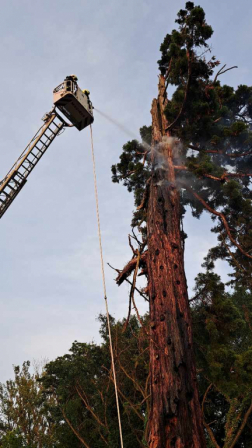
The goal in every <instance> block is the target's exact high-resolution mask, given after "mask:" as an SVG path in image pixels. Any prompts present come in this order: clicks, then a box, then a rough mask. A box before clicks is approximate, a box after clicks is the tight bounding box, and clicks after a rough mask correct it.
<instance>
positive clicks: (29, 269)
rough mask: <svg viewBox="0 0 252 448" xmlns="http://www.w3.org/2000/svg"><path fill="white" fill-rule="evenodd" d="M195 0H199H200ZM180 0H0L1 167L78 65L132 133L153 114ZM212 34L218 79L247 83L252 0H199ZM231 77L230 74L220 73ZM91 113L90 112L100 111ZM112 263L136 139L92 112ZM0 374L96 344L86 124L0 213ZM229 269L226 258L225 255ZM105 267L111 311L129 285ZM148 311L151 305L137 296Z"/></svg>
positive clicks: (190, 261) (99, 303) (189, 224)
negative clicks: (221, 67) (128, 150)
mask: <svg viewBox="0 0 252 448" xmlns="http://www.w3.org/2000/svg"><path fill="white" fill-rule="evenodd" d="M196 3H198V2H196ZM184 4H185V2H184V1H181V0H176V1H174V0H155V1H153V0H127V1H125V0H124V1H123V0H106V1H104V0H93V1H92V2H91V1H90V0H74V1H72V2H69V1H66V0H54V1H53V2H52V1H51V0H43V1H39V0H21V1H20V0H1V15H0V61H1V71H0V90H1V103H0V108H1V120H0V135H1V140H0V178H3V177H4V176H5V175H6V173H7V171H8V170H9V168H10V167H11V166H12V165H13V163H14V162H15V160H16V159H17V158H18V157H19V155H20V154H21V152H22V151H23V149H24V148H25V146H26V145H27V144H28V142H29V141H30V139H31V138H32V137H33V135H34V134H35V133H36V131H37V130H38V128H39V127H40V126H41V123H42V122H41V118H42V116H43V115H44V114H45V113H46V112H48V111H49V110H50V109H51V107H52V90H53V88H54V87H56V86H57V85H58V84H60V83H61V82H62V81H63V79H64V78H65V76H67V75H69V74H72V73H74V74H76V75H77V76H78V78H79V85H80V87H81V88H82V89H88V90H90V92H91V100H92V102H93V104H94V106H95V107H97V108H98V109H100V110H101V111H103V112H104V113H106V114H108V115H109V116H111V117H112V118H114V119H116V120H118V121H119V122H120V123H122V125H123V126H125V127H126V128H128V129H130V131H131V132H132V133H133V134H134V135H138V130H139V128H140V127H141V126H143V125H150V124H151V117H150V107H151V102H152V99H153V98H154V97H155V96H156V95H157V82H158V68H157V64H156V61H157V60H158V59H159V47H160V44H161V42H162V41H163V39H164V37H165V35H166V34H167V33H168V32H170V31H171V30H172V29H173V28H174V20H175V18H176V14H177V12H178V10H179V9H180V8H182V7H184ZM200 5H201V6H202V7H203V8H204V9H205V11H206V18H207V21H208V23H210V24H211V25H212V26H213V28H214V30H215V32H214V36H213V38H212V39H211V44H212V51H213V54H216V56H217V57H218V59H220V60H221V62H222V63H223V64H224V63H226V64H227V66H233V65H238V67H239V68H238V69H236V70H232V71H230V72H227V73H226V74H225V75H224V76H223V78H222V81H223V82H226V83H229V84H231V85H233V86H237V85H238V84H241V83H244V84H251V81H252V58H251V54H252V39H251V28H252V26H251V25H252V3H251V2H250V0H240V1H239V2H237V1H234V0H229V1H227V0H226V1H221V2H220V1H219V0H211V1H209V0H208V1H207V0H202V1H201V2H200ZM224 77H225V78H224ZM94 112H95V111H94ZM93 134H94V148H95V155H96V167H97V181H98V193H99V201H100V218H101V227H102V239H103V248H104V260H105V263H107V262H109V263H111V264H112V265H113V266H115V267H116V268H122V267H123V266H124V265H125V264H126V262H127V261H128V260H129V259H130V258H131V251H130V248H129V246H128V233H129V232H130V221H131V214H132V210H133V198H132V197H131V195H130V194H129V193H128V192H127V191H126V190H125V188H124V187H123V186H121V185H117V184H113V183H112V182H111V171H110V169H111V165H112V164H114V163H116V162H117V161H118V158H119V155H120V154H121V149H122V146H123V144H124V143H126V142H127V140H128V139H129V137H128V136H127V135H126V134H125V133H124V132H122V130H121V129H119V128H117V127H115V126H113V125H112V124H111V123H110V122H108V121H106V120H105V119H104V117H102V116H100V115H98V114H97V113H96V112H95V121H94V125H93ZM184 227H185V231H186V233H187V234H188V236H189V238H188V240H187V241H186V275H187V279H188V284H189V290H190V291H191V290H192V288H193V279H194V277H195V276H196V275H197V273H198V272H199V271H200V270H201V269H202V268H201V263H202V261H203V258H204V256H205V255H206V253H207V250H208V248H209V247H211V245H212V244H213V243H214V241H215V236H214V235H213V234H212V233H211V232H210V228H211V220H210V218H209V215H207V214H204V215H203V217H202V219H201V220H200V221H199V220H195V219H194V218H192V217H191V216H190V213H188V214H187V217H186V219H185V223H184ZM0 253H1V272H0V282H1V283H0V285H1V286H0V310H1V311H0V353H1V363H0V381H2V382H3V381H5V380H6V379H8V378H9V377H11V376H12V366H13V365H18V364H21V363H22V362H23V361H26V360H31V361H32V360H33V359H36V360H39V361H42V362H43V361H44V360H51V359H55V358H56V357H57V356H60V355H63V354H65V353H66V352H67V351H68V350H69V348H70V347H71V344H72V342H73V341H74V340H78V341H83V342H84V341H85V342H91V341H96V342H99V340H100V339H99V323H98V321H97V317H98V315H99V313H104V312H105V304H104V299H103V291H102V278H101V269H100V258H99V244H98V237H97V223H96V214H95V197H94V186H93V174H92V160H91V147H90V131H89V129H88V128H87V129H85V130H83V131H82V132H79V131H77V129H75V128H71V129H66V131H65V132H64V133H63V134H62V135H61V136H59V137H57V138H56V139H55V141H54V142H53V144H52V145H51V147H50V148H49V149H48V151H47V153H46V154H45V156H44V157H43V159H42V160H41V161H40V162H39V164H38V165H37V167H36V168H35V170H34V171H33V173H32V174H31V176H30V177H29V179H28V182H27V184H26V186H25V187H24V189H23V190H22V191H21V193H20V194H19V195H18V197H17V198H16V199H15V201H14V202H13V204H12V205H11V207H10V208H9V209H8V211H7V213H6V214H5V215H4V216H3V218H2V219H1V222H0ZM217 271H218V272H219V273H221V274H222V276H223V279H224V280H226V279H227V274H228V271H227V266H225V265H224V264H223V263H222V264H221V263H220V264H218V265H217ZM114 278H115V273H114V271H112V270H111V269H110V268H109V267H107V265H106V282H107V292H108V301H109V310H110V314H111V315H113V316H115V317H117V318H122V317H123V316H125V315H126V313H127V307H128V292H129V289H128V286H127V285H122V286H121V287H120V288H118V287H117V285H116V284H115V281H114ZM137 303H138V305H139V309H140V311H141V312H144V311H146V310H147V306H146V304H145V303H144V301H143V299H142V298H141V297H137Z"/></svg>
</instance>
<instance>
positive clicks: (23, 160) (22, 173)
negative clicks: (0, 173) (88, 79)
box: [0, 110, 68, 218]
mask: <svg viewBox="0 0 252 448" xmlns="http://www.w3.org/2000/svg"><path fill="white" fill-rule="evenodd" d="M43 120H44V124H43V126H41V128H40V129H39V130H38V132H37V133H36V134H35V136H34V137H33V139H32V140H31V141H30V143H29V144H28V146H27V147H26V148H25V150H24V151H23V152H22V154H21V155H20V157H19V158H18V160H17V161H16V162H15V164H14V165H13V166H12V168H11V169H10V171H9V172H8V173H7V175H6V176H5V178H4V179H3V180H2V181H1V182H0V218H2V216H3V215H4V213H5V212H6V210H7V209H8V207H9V206H10V204H11V203H12V202H13V200H14V199H15V197H16V196H17V195H18V193H19V192H20V191H21V190H22V188H23V186H24V185H25V183H26V182H27V178H28V176H29V174H30V173H31V172H32V170H33V169H34V168H35V166H36V165H37V163H38V161H39V160H40V159H41V157H42V156H43V155H44V154H45V152H46V150H47V149H48V148H49V146H50V145H51V143H52V142H53V140H54V139H55V137H56V136H57V135H58V134H59V133H60V131H61V130H62V129H63V128H64V127H65V126H68V125H67V123H66V122H65V121H64V119H63V118H62V117H61V116H60V115H58V114H57V112H56V111H55V110H53V111H52V112H50V113H49V114H47V115H45V117H44V119H43Z"/></svg>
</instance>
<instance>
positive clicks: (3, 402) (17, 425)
mask: <svg viewBox="0 0 252 448" xmlns="http://www.w3.org/2000/svg"><path fill="white" fill-rule="evenodd" d="M29 368H30V363H29V362H24V363H23V365H22V367H21V368H20V367H18V366H16V367H14V375H15V378H14V380H9V381H7V383H6V384H0V446H2V447H3V448H16V447H17V448H21V447H25V448H44V447H48V448H51V447H56V446H59V447H60V445H59V444H58V442H57V439H56V434H55V424H54V422H53V419H52V416H51V413H50V411H49V408H50V407H51V406H52V403H53V401H54V399H53V397H52V396H51V397H50V399H49V398H48V399H47V400H46V401H45V400H44V397H43V388H42V386H41V384H40V383H38V382H37V378H38V374H31V373H30V372H29Z"/></svg>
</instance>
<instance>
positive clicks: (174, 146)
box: [153, 136, 183, 171]
mask: <svg viewBox="0 0 252 448" xmlns="http://www.w3.org/2000/svg"><path fill="white" fill-rule="evenodd" d="M167 147H168V148H169V149H170V151H171V153H172V155H173V159H176V161H177V163H179V160H180V158H181V151H182V149H183V145H182V143H181V141H180V140H178V138H177V137H168V136H163V138H162V142H160V143H158V144H157V145H156V146H155V147H154V148H153V152H154V170H157V169H161V170H164V171H166V170H167V169H168V166H167V157H166V155H165V151H167Z"/></svg>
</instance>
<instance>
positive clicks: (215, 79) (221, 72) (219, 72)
mask: <svg viewBox="0 0 252 448" xmlns="http://www.w3.org/2000/svg"><path fill="white" fill-rule="evenodd" d="M226 65H227V64H225V65H223V67H221V69H220V70H219V71H218V72H217V74H216V76H215V78H214V81H213V84H215V83H216V81H217V78H218V76H220V75H223V73H226V72H228V71H229V70H233V68H238V66H237V65H234V66H233V67H230V68H226V70H223V69H224V68H225V67H226Z"/></svg>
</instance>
